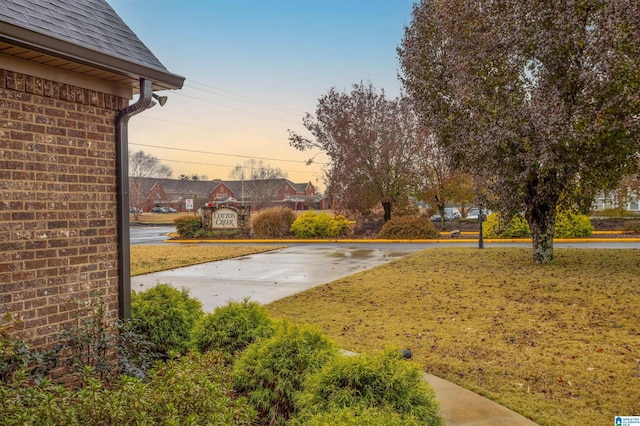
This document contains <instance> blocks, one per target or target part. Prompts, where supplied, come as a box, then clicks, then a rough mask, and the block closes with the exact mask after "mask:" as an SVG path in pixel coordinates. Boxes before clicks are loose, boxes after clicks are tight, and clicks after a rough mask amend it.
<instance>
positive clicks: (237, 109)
mask: <svg viewBox="0 0 640 426" xmlns="http://www.w3.org/2000/svg"><path fill="white" fill-rule="evenodd" d="M174 95H178V96H184V97H185V98H190V99H195V100H197V101H201V102H205V103H208V104H211V105H217V106H221V107H223V108H229V109H233V110H235V111H240V112H245V113H247V114H254V115H259V116H261V117H265V118H270V119H272V120H278V121H284V122H286V123H292V124H300V123H298V122H296V121H291V120H287V119H284V118H279V117H273V116H271V115H267V114H262V113H260V112H255V111H249V110H246V109H242V108H236V107H232V106H230V105H225V104H221V103H219V102H213V101H211V100H209V99H202V98H198V97H196V96H191V95H185V94H184V93H180V92H175V93H174Z"/></svg>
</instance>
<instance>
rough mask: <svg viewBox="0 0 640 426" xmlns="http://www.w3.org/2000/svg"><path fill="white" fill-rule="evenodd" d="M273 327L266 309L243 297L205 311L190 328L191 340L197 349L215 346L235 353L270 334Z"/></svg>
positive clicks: (209, 349)
mask: <svg viewBox="0 0 640 426" xmlns="http://www.w3.org/2000/svg"><path fill="white" fill-rule="evenodd" d="M274 329H275V325H274V322H273V321H272V320H271V319H270V318H269V316H268V314H267V310H266V309H265V308H264V307H262V306H261V305H260V304H258V303H256V302H250V301H249V300H248V299H245V300H243V301H242V302H229V303H228V304H227V305H225V306H222V307H219V308H216V310H214V311H213V312H212V313H210V314H207V315H205V316H204V318H202V319H201V320H200V321H199V322H198V324H197V325H196V327H195V329H194V331H193V342H194V346H195V347H196V348H197V349H198V350H199V351H200V352H207V351H211V350H217V351H220V352H223V353H225V354H226V355H229V356H234V355H236V354H237V353H238V352H241V351H243V350H245V349H246V348H247V346H249V345H250V344H251V343H253V342H255V341H256V340H258V339H260V338H263V337H271V336H272V335H273V333H274Z"/></svg>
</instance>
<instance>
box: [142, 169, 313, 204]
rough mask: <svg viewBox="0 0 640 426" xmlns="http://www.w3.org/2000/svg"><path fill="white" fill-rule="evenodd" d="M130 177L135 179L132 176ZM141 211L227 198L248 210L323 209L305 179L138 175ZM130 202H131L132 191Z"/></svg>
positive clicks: (218, 200) (226, 201) (226, 200)
mask: <svg viewBox="0 0 640 426" xmlns="http://www.w3.org/2000/svg"><path fill="white" fill-rule="evenodd" d="M130 179H131V180H133V179H135V178H133V177H131V178H130ZM139 179H140V187H141V188H142V193H141V195H140V202H139V203H137V204H138V205H140V206H141V208H142V210H143V211H144V212H149V211H151V209H152V208H153V207H172V208H174V209H176V210H177V211H179V212H184V211H186V209H185V201H186V200H187V199H192V200H194V207H195V209H196V210H197V209H198V208H200V207H203V206H204V205H205V204H207V203H215V202H225V203H228V202H231V203H237V204H240V205H247V206H251V209H252V210H259V209H261V208H265V207H271V206H278V205H287V206H288V207H290V208H292V209H294V210H306V209H309V208H313V209H323V208H325V205H324V203H325V201H324V199H323V197H322V196H321V195H320V194H318V193H317V192H316V189H315V187H314V186H313V185H312V184H311V182H308V183H293V182H291V181H290V180H288V179H269V180H244V181H240V180H229V181H228V180H219V179H215V180H212V181H190V180H181V179H156V178H139ZM131 196H132V200H131V205H132V206H135V205H136V202H135V200H134V199H133V197H134V191H133V190H132V191H131Z"/></svg>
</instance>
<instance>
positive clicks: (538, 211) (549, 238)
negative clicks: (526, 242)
mask: <svg viewBox="0 0 640 426" xmlns="http://www.w3.org/2000/svg"><path fill="white" fill-rule="evenodd" d="M527 222H529V228H530V229H531V239H532V243H533V262H534V263H551V262H552V261H553V231H554V229H555V226H556V206H555V205H548V204H542V205H537V206H533V207H532V208H531V210H530V211H529V212H528V214H527Z"/></svg>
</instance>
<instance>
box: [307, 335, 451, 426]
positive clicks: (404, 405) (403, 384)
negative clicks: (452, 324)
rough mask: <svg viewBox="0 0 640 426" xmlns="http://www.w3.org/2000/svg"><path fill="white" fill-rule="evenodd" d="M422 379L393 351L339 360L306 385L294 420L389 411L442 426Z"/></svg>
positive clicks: (415, 370)
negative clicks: (343, 411) (326, 414)
mask: <svg viewBox="0 0 640 426" xmlns="http://www.w3.org/2000/svg"><path fill="white" fill-rule="evenodd" d="M422 374H423V373H422V371H421V370H420V368H419V367H418V365H417V364H414V363H412V362H410V361H406V360H404V359H403V358H402V354H401V353H400V351H399V350H398V349H395V348H387V349H385V350H383V351H380V352H378V353H375V354H363V355H359V356H341V357H337V358H335V359H333V360H332V361H331V362H328V363H327V364H325V365H324V367H323V368H322V369H321V370H320V371H319V372H317V373H315V374H313V375H310V376H309V377H308V378H307V380H306V381H305V382H304V387H303V391H302V392H301V393H300V394H299V395H297V397H296V406H297V408H298V410H299V411H298V413H299V415H298V417H300V418H302V419H303V420H304V418H305V416H314V415H317V414H318V413H321V412H324V411H328V412H330V411H333V410H337V409H341V408H344V407H354V408H366V409H381V410H391V411H394V412H396V413H398V414H399V415H401V416H408V418H414V419H417V420H418V421H419V422H421V423H420V424H424V425H441V424H442V418H441V417H440V415H439V414H438V410H439V407H438V402H437V400H436V398H435V393H434V392H433V389H431V387H430V386H429V385H428V384H427V383H426V382H425V381H424V380H423V377H422ZM300 424H306V423H305V422H304V421H303V422H302V423H300Z"/></svg>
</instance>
